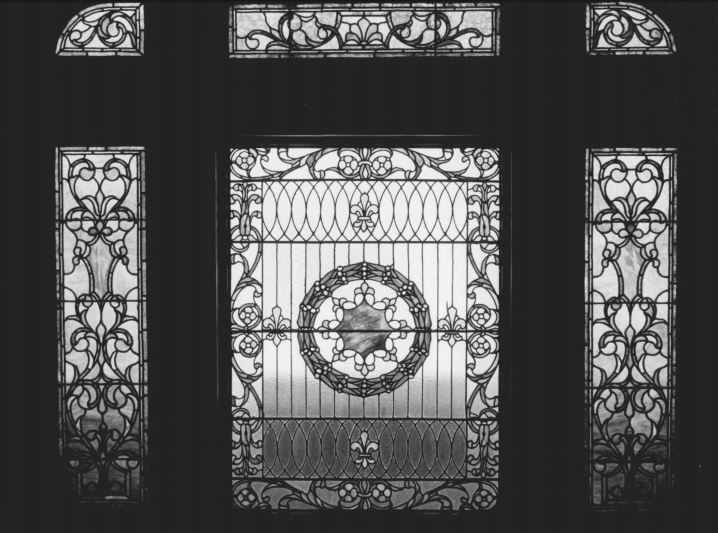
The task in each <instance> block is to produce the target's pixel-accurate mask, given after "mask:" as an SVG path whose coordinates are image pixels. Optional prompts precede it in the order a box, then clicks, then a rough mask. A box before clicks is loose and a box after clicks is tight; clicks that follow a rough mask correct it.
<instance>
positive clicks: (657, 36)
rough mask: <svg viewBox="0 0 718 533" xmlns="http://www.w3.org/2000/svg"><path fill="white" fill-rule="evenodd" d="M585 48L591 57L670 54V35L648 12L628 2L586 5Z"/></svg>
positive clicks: (671, 50) (646, 9)
mask: <svg viewBox="0 0 718 533" xmlns="http://www.w3.org/2000/svg"><path fill="white" fill-rule="evenodd" d="M586 46H587V50H588V52H589V53H590V54H594V55H597V54H616V55H621V54H648V55H651V54H672V53H674V52H675V51H676V45H675V43H674V41H673V35H672V34H671V31H670V29H669V28H668V26H667V25H666V23H665V22H664V21H663V20H662V19H661V18H660V17H659V16H658V15H657V14H656V13H654V12H652V11H651V10H650V9H648V8H646V7H644V6H641V5H638V4H633V3H630V2H594V3H589V4H587V6H586Z"/></svg>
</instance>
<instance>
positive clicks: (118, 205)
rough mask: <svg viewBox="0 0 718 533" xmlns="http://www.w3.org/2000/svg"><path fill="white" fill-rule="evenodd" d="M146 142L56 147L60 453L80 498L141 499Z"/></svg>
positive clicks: (144, 407) (144, 438) (144, 415)
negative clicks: (128, 145) (133, 145)
mask: <svg viewBox="0 0 718 533" xmlns="http://www.w3.org/2000/svg"><path fill="white" fill-rule="evenodd" d="M143 190H144V151H143V149H141V148H59V149H58V150H57V181H56V205H57V218H56V239H57V283H58V291H57V300H58V302H57V303H58V328H59V331H58V351H59V365H58V371H59V375H58V380H59V397H60V429H61V432H60V453H61V455H62V457H63V459H64V462H65V469H66V472H67V482H68V485H69V488H70V490H71V491H72V495H73V498H74V499H75V500H78V501H117V500H122V501H140V500H142V499H143V495H144V489H143V484H144V460H145V457H146V454H147V434H146V433H147V401H146V396H147V349H146V342H147V339H146V311H145V305H146V285H145V272H146V268H145V253H144V250H145V244H144V243H145V237H144V233H145V230H144V223H145V214H144V192H143Z"/></svg>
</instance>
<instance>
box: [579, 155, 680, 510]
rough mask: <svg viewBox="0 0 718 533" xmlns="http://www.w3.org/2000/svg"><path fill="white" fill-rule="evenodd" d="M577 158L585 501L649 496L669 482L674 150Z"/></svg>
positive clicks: (663, 491)
mask: <svg viewBox="0 0 718 533" xmlns="http://www.w3.org/2000/svg"><path fill="white" fill-rule="evenodd" d="M587 157H588V169H587V173H588V178H587V185H586V186H587V219H586V320H587V339H586V341H587V344H586V380H587V382H586V390H587V396H588V398H587V402H588V405H589V411H590V412H589V416H590V432H589V435H588V443H589V453H590V479H591V494H592V502H593V503H594V504H597V505H611V504H616V503H621V502H643V503H649V502H655V501H657V500H659V499H661V498H665V497H666V496H668V495H669V493H670V489H671V484H672V472H671V462H670V456H669V452H670V450H671V449H672V440H673V434H674V429H673V427H674V422H673V413H674V402H675V355H674V354H675V309H676V303H675V289H676V274H675V269H676V258H675V248H676V246H675V226H676V210H675V201H676V195H675V184H676V154H675V152H674V151H672V150H668V149H660V150H651V149H636V150H630V149H621V150H590V151H589V152H588V156H587Z"/></svg>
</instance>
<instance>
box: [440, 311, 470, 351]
mask: <svg viewBox="0 0 718 533" xmlns="http://www.w3.org/2000/svg"><path fill="white" fill-rule="evenodd" d="M439 329H440V330H441V331H443V332H444V333H443V334H442V335H441V337H439V340H442V341H446V342H448V343H449V346H454V344H456V343H457V342H459V341H460V340H461V331H462V330H465V329H466V320H464V319H463V318H461V317H459V316H458V314H457V312H456V307H454V306H453V305H452V306H451V307H447V308H446V316H444V318H441V319H440V320H439Z"/></svg>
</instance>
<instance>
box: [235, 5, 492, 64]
mask: <svg viewBox="0 0 718 533" xmlns="http://www.w3.org/2000/svg"><path fill="white" fill-rule="evenodd" d="M498 23H499V11H498V6H497V5H496V4H486V3H463V4H458V5H453V4H449V3H431V4H417V5H412V4H404V3H401V4H400V3H391V2H389V3H382V4H378V3H360V4H351V3H349V4H303V5H299V6H296V7H287V6H285V5H282V4H263V5H246V6H243V5H238V6H235V7H233V8H232V9H231V11H230V37H229V47H230V49H229V53H230V57H326V56H329V57H352V56H356V57H373V56H406V55H422V56H441V55H457V56H461V55H479V56H481V55H497V54H498V52H499V35H498Z"/></svg>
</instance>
